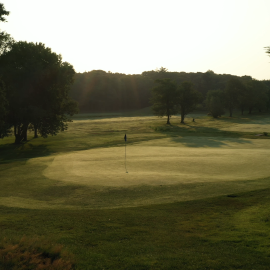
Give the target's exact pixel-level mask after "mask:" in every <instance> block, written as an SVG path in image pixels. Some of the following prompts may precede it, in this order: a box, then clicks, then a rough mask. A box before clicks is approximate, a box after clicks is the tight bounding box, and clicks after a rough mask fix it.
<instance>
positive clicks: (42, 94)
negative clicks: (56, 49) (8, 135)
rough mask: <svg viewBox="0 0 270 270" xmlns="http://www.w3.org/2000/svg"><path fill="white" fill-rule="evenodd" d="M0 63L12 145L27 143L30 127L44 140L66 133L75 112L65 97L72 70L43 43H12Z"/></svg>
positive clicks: (66, 96) (70, 82)
mask: <svg viewBox="0 0 270 270" xmlns="http://www.w3.org/2000/svg"><path fill="white" fill-rule="evenodd" d="M0 60H1V63H2V64H3V65H1V67H0V74H1V75H2V78H3V80H4V82H5V85H6V88H7V91H6V92H7V99H8V102H9V115H8V122H9V123H10V124H11V125H13V126H14V133H15V137H16V140H15V142H16V143H20V142H21V141H22V140H27V129H28V127H29V125H30V124H31V125H32V127H34V129H35V130H36V133H37V130H38V131H39V132H40V134H41V135H42V136H43V137H46V136H47V135H49V134H50V135H55V134H56V133H58V132H59V131H63V130H65V129H66V128H67V125H66V122H68V121H70V120H71V119H70V116H72V115H73V114H74V113H76V112H77V109H76V105H75V103H74V102H73V101H71V100H70V98H69V95H68V92H69V88H70V85H71V84H72V83H73V75H74V74H75V71H74V69H73V67H72V66H71V65H70V64H69V63H65V62H64V63H63V62H62V58H61V55H57V54H56V53H53V52H52V51H51V49H50V48H46V47H45V45H44V44H42V43H27V42H17V43H14V44H13V45H12V48H11V50H10V51H7V52H5V53H3V54H2V56H1V57H0Z"/></svg>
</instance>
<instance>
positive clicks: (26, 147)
mask: <svg viewBox="0 0 270 270" xmlns="http://www.w3.org/2000/svg"><path fill="white" fill-rule="evenodd" d="M52 153H53V151H51V150H50V149H49V148H48V146H47V145H45V144H39V145H35V144H33V143H32V142H31V140H30V141H27V142H25V143H23V144H19V145H17V144H11V143H10V144H2V145H0V163H8V162H10V161H14V160H16V159H30V158H33V157H42V156H48V155H50V154H52Z"/></svg>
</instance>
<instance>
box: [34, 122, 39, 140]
mask: <svg viewBox="0 0 270 270" xmlns="http://www.w3.org/2000/svg"><path fill="white" fill-rule="evenodd" d="M34 129H35V136H34V138H38V133H37V132H38V129H37V126H36V125H34Z"/></svg>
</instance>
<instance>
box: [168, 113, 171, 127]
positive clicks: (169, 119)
mask: <svg viewBox="0 0 270 270" xmlns="http://www.w3.org/2000/svg"><path fill="white" fill-rule="evenodd" d="M170 124H171V123H170V116H169V115H167V125H170Z"/></svg>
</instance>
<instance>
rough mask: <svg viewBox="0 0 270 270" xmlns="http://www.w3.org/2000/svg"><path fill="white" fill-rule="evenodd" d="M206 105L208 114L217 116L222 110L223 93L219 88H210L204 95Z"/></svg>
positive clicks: (221, 113) (222, 112)
mask: <svg viewBox="0 0 270 270" xmlns="http://www.w3.org/2000/svg"><path fill="white" fill-rule="evenodd" d="M206 106H207V108H208V110H209V112H210V114H211V115H212V116H213V117H214V118H217V117H219V116H221V115H223V114H224V113H225V112H224V93H223V92H222V91H221V90H210V91H208V92H207V96H206Z"/></svg>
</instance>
